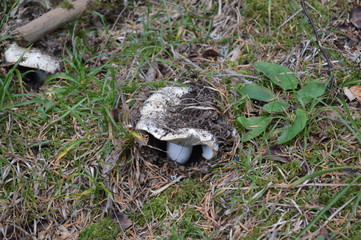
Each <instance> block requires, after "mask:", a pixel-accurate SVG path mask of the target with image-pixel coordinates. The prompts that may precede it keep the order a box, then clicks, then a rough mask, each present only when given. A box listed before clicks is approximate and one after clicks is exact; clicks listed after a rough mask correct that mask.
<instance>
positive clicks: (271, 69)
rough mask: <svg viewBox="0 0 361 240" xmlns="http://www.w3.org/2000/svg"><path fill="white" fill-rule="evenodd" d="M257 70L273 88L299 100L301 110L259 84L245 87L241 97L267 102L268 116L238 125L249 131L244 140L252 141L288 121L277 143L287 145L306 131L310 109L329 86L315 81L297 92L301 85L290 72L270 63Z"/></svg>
mask: <svg viewBox="0 0 361 240" xmlns="http://www.w3.org/2000/svg"><path fill="white" fill-rule="evenodd" d="M255 66H256V69H257V71H259V72H261V73H263V74H264V75H265V76H267V78H268V79H270V80H271V82H272V83H273V84H275V85H277V86H278V87H280V88H281V89H283V91H284V92H285V93H286V94H291V96H290V97H289V98H290V99H292V98H294V99H296V100H297V102H298V106H297V105H296V106H293V107H291V106H292V105H291V104H289V103H288V102H286V101H283V100H282V99H280V97H279V96H277V95H276V94H275V93H274V92H272V91H271V90H269V89H268V88H266V87H263V86H260V85H258V84H249V85H244V86H242V87H241V88H239V89H238V92H239V93H240V94H241V95H243V96H247V97H248V98H249V99H252V100H257V101H260V102H266V104H265V105H263V106H262V110H263V111H262V112H265V113H264V115H261V116H256V117H248V118H247V117H244V116H240V117H238V118H237V122H238V123H239V124H240V125H242V126H243V127H244V128H245V129H247V130H249V132H248V133H246V134H244V135H243V138H242V140H243V141H249V140H251V139H253V138H255V137H257V136H259V135H260V134H261V133H263V132H264V131H265V130H266V129H267V127H268V125H269V124H270V123H271V122H272V120H274V119H279V120H281V119H286V120H288V122H290V124H288V125H287V126H285V127H284V128H283V129H282V130H281V135H280V136H279V137H278V140H277V143H278V144H283V143H286V142H288V141H290V140H292V139H293V138H294V137H296V136H297V135H298V134H299V133H300V132H301V131H302V130H303V129H305V127H306V124H307V122H308V120H309V116H308V113H307V111H306V110H305V109H306V105H307V104H309V103H310V102H312V101H313V100H315V99H317V98H318V97H320V96H322V95H323V94H324V92H325V90H326V84H325V83H319V82H316V81H311V82H309V83H306V84H304V85H303V86H302V87H301V89H299V90H297V87H298V85H299V82H298V79H297V78H296V76H295V75H294V74H293V73H292V71H291V70H290V69H288V68H286V67H283V66H280V65H277V64H273V63H267V62H256V63H255ZM293 109H294V110H293ZM275 114H276V115H275Z"/></svg>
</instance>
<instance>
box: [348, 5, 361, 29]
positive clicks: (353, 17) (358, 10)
mask: <svg viewBox="0 0 361 240" xmlns="http://www.w3.org/2000/svg"><path fill="white" fill-rule="evenodd" d="M350 22H352V24H353V25H355V27H357V28H361V6H357V7H355V8H354V9H352V10H351V12H350Z"/></svg>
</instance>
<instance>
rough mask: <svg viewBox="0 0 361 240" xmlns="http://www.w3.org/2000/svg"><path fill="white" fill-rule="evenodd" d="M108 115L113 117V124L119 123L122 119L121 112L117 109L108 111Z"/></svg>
mask: <svg viewBox="0 0 361 240" xmlns="http://www.w3.org/2000/svg"><path fill="white" fill-rule="evenodd" d="M110 115H111V116H112V117H113V119H114V121H115V122H119V121H121V120H122V118H123V111H122V109H119V108H113V109H112V110H110Z"/></svg>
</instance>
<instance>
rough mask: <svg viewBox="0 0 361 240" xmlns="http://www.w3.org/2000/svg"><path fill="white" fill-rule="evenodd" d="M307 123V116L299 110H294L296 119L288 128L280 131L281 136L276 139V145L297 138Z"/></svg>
mask: <svg viewBox="0 0 361 240" xmlns="http://www.w3.org/2000/svg"><path fill="white" fill-rule="evenodd" d="M307 121H308V117H307V114H306V113H305V111H303V110H301V109H296V119H295V120H294V121H293V123H292V124H291V125H290V126H287V127H286V128H284V129H283V130H282V134H281V136H280V137H279V138H278V141H277V142H278V144H282V143H285V142H288V141H290V140H291V139H293V138H294V137H296V136H297V134H299V133H300V132H301V131H302V130H303V129H304V128H305V127H306V123H307Z"/></svg>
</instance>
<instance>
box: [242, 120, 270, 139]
mask: <svg viewBox="0 0 361 240" xmlns="http://www.w3.org/2000/svg"><path fill="white" fill-rule="evenodd" d="M271 120H272V118H271V117H250V118H246V117H238V118H237V122H238V123H239V124H241V125H242V126H243V127H244V128H245V129H247V130H250V131H249V132H248V133H246V134H244V135H243V137H242V139H241V140H242V141H244V142H247V141H249V140H251V139H252V138H255V137H257V136H259V135H260V134H261V133H263V132H264V131H265V130H266V128H267V126H268V125H269V123H270V122H271Z"/></svg>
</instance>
